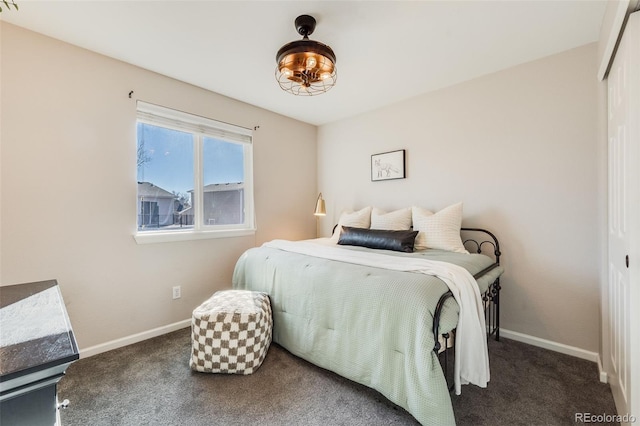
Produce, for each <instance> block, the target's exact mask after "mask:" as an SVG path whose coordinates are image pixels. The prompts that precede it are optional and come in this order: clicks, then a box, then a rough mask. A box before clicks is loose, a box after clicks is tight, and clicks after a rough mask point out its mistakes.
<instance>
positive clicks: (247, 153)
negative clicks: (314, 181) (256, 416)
mask: <svg viewBox="0 0 640 426" xmlns="http://www.w3.org/2000/svg"><path fill="white" fill-rule="evenodd" d="M137 122H138V123H145V124H150V125H154V126H160V127H164V128H167V129H172V130H178V131H181V132H187V133H190V134H192V135H193V136H194V159H193V165H194V167H193V175H194V183H193V188H194V190H193V196H194V201H193V202H194V204H195V206H196V209H195V210H194V219H193V228H188V229H171V230H160V231H156V230H154V231H140V230H137V227H136V233H135V234H134V238H135V240H136V242H137V243H138V244H148V243H164V242H170V241H186V240H199V239H208V238H229V237H241V236H247V235H253V234H255V232H256V226H255V210H254V201H253V131H252V130H250V129H246V128H244V127H239V126H235V125H233V124H228V123H223V122H220V121H216V120H213V119H210V118H206V117H201V116H197V115H193V114H188V113H185V112H182V111H176V110H172V109H169V108H165V107H162V106H159V105H154V104H150V103H147V102H142V101H138V103H137ZM206 137H210V138H215V139H222V140H224V141H226V142H231V143H239V144H243V148H244V155H243V158H244V182H243V185H244V186H243V188H244V191H243V196H244V200H243V202H244V223H243V224H233V225H210V224H205V223H203V222H204V221H203V215H204V213H203V212H204V205H203V188H204V175H203V164H202V161H203V160H202V152H203V145H204V138H206Z"/></svg>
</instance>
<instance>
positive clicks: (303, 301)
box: [233, 228, 503, 425]
mask: <svg viewBox="0 0 640 426" xmlns="http://www.w3.org/2000/svg"><path fill="white" fill-rule="evenodd" d="M462 231H463V232H462V234H463V235H464V234H468V233H474V234H481V235H484V236H485V237H487V238H486V239H483V238H476V237H464V238H463V239H462V240H461V241H464V244H465V247H469V250H470V251H471V252H472V253H470V254H469V253H455V252H451V251H444V250H437V249H427V250H420V251H416V252H413V253H403V252H397V251H389V250H379V249H371V248H366V247H360V246H343V245H341V246H337V245H336V241H334V240H332V239H329V238H321V239H315V240H307V241H304V242H299V244H300V245H303V246H304V247H305V250H301V251H299V252H297V251H296V250H295V249H291V250H289V249H288V246H287V244H281V245H278V244H273V243H270V244H265V245H263V246H261V247H256V248H252V249H249V250H248V251H246V252H245V253H244V254H243V255H242V256H241V257H240V259H239V260H238V262H237V264H236V267H235V271H234V275H233V287H234V288H237V289H247V290H254V291H262V292H266V293H268V294H269V296H270V298H271V303H272V309H273V317H274V320H273V321H274V329H273V341H274V342H276V343H278V344H279V345H281V346H282V347H284V348H285V349H287V350H288V351H290V352H291V353H292V354H294V355H296V356H299V357H301V358H303V359H305V360H307V361H309V362H311V363H313V364H315V365H318V366H320V367H322V368H325V369H328V370H330V371H333V372H335V373H337V374H339V375H341V376H344V377H346V378H348V379H350V380H353V381H355V382H358V383H361V384H363V385H366V386H368V387H371V388H373V389H376V390H377V391H379V392H380V393H381V394H383V395H384V396H385V397H386V398H388V399H389V400H390V401H392V402H394V403H395V404H397V405H399V406H401V407H403V408H404V409H406V410H407V411H408V412H409V413H411V414H412V415H413V416H414V417H415V418H416V419H417V420H418V421H419V422H420V423H422V424H423V425H447V424H455V419H454V415H453V409H452V405H451V396H450V389H452V388H453V384H452V383H451V382H452V380H450V381H449V382H450V383H447V376H448V375H450V373H451V371H452V370H454V368H452V366H454V365H455V361H453V359H452V358H453V357H452V354H451V352H452V351H453V350H454V349H453V348H451V349H447V347H448V346H451V342H452V341H453V339H452V336H454V332H455V331H456V329H457V327H458V320H459V315H460V305H459V304H458V303H457V302H456V299H454V297H453V294H452V292H451V289H450V288H448V286H447V284H445V282H443V281H442V280H441V279H439V278H436V277H435V276H432V275H429V274H424V273H414V272H406V271H404V270H390V269H384V268H382V267H380V266H381V265H382V264H386V263H389V264H391V263H394V264H395V263H398V262H404V261H405V260H404V259H409V260H408V262H409V263H411V262H422V261H423V260H425V261H426V262H431V261H435V262H436V263H439V262H445V263H448V264H453V265H458V266H459V267H462V268H464V269H465V270H467V271H468V272H469V274H470V275H472V276H473V277H474V278H475V282H477V285H478V293H479V294H480V297H481V299H480V304H481V306H482V309H483V312H484V314H485V315H486V317H485V321H483V324H482V327H483V330H482V332H483V333H486V334H485V335H484V336H483V339H485V340H484V343H485V349H484V350H485V351H486V337H488V336H489V335H492V334H493V335H495V337H496V338H498V337H499V304H498V302H499V291H500V276H501V274H502V273H503V269H502V267H501V266H500V262H499V256H500V249H499V245H498V241H497V239H496V238H495V237H494V236H493V235H492V234H491V233H490V232H488V231H485V230H481V229H475V228H473V229H471V228H463V230H462ZM313 247H317V248H318V250H319V251H320V252H323V251H326V252H328V253H334V252H336V250H337V251H341V253H342V252H343V253H345V255H346V256H347V257H354V256H360V254H357V253H373V255H374V256H384V258H383V257H374V258H373V259H375V262H374V263H375V265H366V264H357V263H351V261H342V260H339V259H332V258H327V257H322V256H316V255H314V254H313V253H311V252H309V250H313ZM487 248H488V249H489V250H486V249H487ZM484 252H487V253H488V255H487V254H483V253H484ZM336 253H337V252H336ZM363 256H368V254H365V255H363ZM487 367H488V358H487Z"/></svg>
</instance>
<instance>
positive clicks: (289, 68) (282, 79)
mask: <svg viewBox="0 0 640 426" xmlns="http://www.w3.org/2000/svg"><path fill="white" fill-rule="evenodd" d="M295 26H296V30H297V31H298V33H299V34H300V35H301V36H302V40H296V41H292V42H291V43H288V44H285V45H284V46H282V47H281V48H280V50H278V54H277V55H276V62H277V63H278V65H277V66H276V80H278V84H280V87H281V88H282V90H284V91H286V92H289V93H293V94H294V95H302V96H313V95H319V94H321V93H324V92H326V91H328V90H329V89H331V88H332V87H333V86H334V85H335V84H336V79H337V77H338V76H337V73H336V55H335V53H333V50H331V48H330V47H329V46H327V45H326V44H323V43H320V42H318V41H314V40H309V35H311V34H312V33H313V30H314V29H315V28H316V20H315V19H314V18H313V16H309V15H300V16H298V17H297V18H296V20H295Z"/></svg>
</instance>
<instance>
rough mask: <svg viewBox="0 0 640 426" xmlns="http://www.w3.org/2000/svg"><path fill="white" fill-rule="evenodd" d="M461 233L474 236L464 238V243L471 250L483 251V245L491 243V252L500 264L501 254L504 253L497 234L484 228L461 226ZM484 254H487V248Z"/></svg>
mask: <svg viewBox="0 0 640 426" xmlns="http://www.w3.org/2000/svg"><path fill="white" fill-rule="evenodd" d="M460 233H461V234H462V233H464V234H465V235H471V236H473V238H463V239H462V243H463V244H464V246H465V248H466V249H467V250H469V252H476V253H483V246H485V244H487V245H490V246H491V247H493V253H491V254H493V256H494V257H495V262H496V263H497V264H498V265H499V264H500V255H501V254H502V253H500V243H499V242H498V238H496V236H495V235H493V234H492V233H491V232H489V231H487V230H486V229H482V228H461V229H460ZM483 234H484V235H483ZM470 248H471V250H470ZM484 254H486V250H485V253H484Z"/></svg>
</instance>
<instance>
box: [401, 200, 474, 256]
mask: <svg viewBox="0 0 640 426" xmlns="http://www.w3.org/2000/svg"><path fill="white" fill-rule="evenodd" d="M411 215H412V219H413V230H414V231H418V235H417V236H416V242H415V246H414V247H415V249H416V250H424V249H426V248H433V249H440V250H447V251H454V252H457V253H469V252H468V251H467V250H466V249H465V248H464V245H463V244H462V239H460V227H461V226H462V203H458V204H453V205H451V206H449V207H446V208H444V209H442V210H440V211H439V212H437V213H432V212H430V211H429V210H426V209H423V208H420V207H412V208H411Z"/></svg>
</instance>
